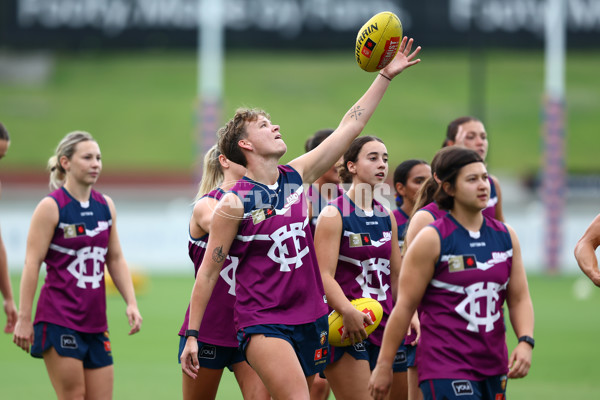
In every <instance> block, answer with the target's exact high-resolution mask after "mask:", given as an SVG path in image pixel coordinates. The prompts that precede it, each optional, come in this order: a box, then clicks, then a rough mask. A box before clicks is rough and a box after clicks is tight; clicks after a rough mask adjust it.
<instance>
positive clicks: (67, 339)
mask: <svg viewBox="0 0 600 400" xmlns="http://www.w3.org/2000/svg"><path fill="white" fill-rule="evenodd" d="M60 347H62V348H63V349H76V348H77V339H75V336H73V335H60Z"/></svg>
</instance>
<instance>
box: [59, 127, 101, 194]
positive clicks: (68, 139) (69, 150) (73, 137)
mask: <svg viewBox="0 0 600 400" xmlns="http://www.w3.org/2000/svg"><path fill="white" fill-rule="evenodd" d="M89 140H91V141H94V142H95V140H94V138H93V137H92V135H90V134H89V133H87V132H84V131H74V132H71V133H68V134H67V136H65V137H64V138H63V139H62V140H61V141H60V143H59V144H58V146H56V151H55V152H54V155H53V156H52V157H50V159H49V160H48V171H50V183H49V186H50V190H56V189H58V188H59V187H61V186H62V185H63V184H64V183H65V176H66V174H67V171H65V169H64V168H63V167H62V165H60V159H61V157H63V156H64V157H67V158H68V159H69V160H70V159H71V157H73V154H74V153H75V146H77V144H78V143H81V142H87V141H89Z"/></svg>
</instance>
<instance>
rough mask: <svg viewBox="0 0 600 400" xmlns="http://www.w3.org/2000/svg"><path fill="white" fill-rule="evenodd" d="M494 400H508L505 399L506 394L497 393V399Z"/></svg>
mask: <svg viewBox="0 0 600 400" xmlns="http://www.w3.org/2000/svg"><path fill="white" fill-rule="evenodd" d="M494 400H506V397H504V393H496V398H495V399H494Z"/></svg>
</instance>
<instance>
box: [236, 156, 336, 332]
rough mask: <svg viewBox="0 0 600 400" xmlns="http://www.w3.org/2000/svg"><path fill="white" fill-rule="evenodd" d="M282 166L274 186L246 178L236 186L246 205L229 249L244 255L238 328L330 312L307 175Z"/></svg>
mask: <svg viewBox="0 0 600 400" xmlns="http://www.w3.org/2000/svg"><path fill="white" fill-rule="evenodd" d="M277 168H278V170H279V177H278V179H277V182H276V183H275V184H274V185H264V184H262V183H259V182H256V181H254V180H252V179H250V178H248V177H244V178H242V179H241V180H239V181H238V182H237V183H236V184H235V185H234V186H233V188H231V192H232V193H234V194H236V195H237V196H238V197H239V198H240V200H241V202H242V204H243V205H244V216H243V219H242V221H241V222H240V226H239V229H238V233H237V236H236V238H235V240H234V241H233V243H232V245H231V249H230V250H229V255H230V256H231V257H238V258H239V266H238V268H237V271H236V305H235V316H236V319H237V323H238V326H237V328H238V329H241V328H245V327H248V326H252V325H260V324H286V325H300V324H306V323H311V322H314V321H316V320H317V319H318V318H320V317H322V316H324V315H326V314H327V304H326V303H327V300H326V298H325V291H324V289H323V282H322V281H321V273H320V271H319V266H318V264H317V259H316V256H315V251H314V244H313V238H312V234H311V232H310V228H309V226H308V225H309V221H308V204H307V201H306V195H305V193H304V186H303V184H302V177H301V176H300V174H299V173H298V172H297V171H296V170H295V169H293V168H292V167H290V166H288V165H285V166H283V165H280V166H278V167H277Z"/></svg>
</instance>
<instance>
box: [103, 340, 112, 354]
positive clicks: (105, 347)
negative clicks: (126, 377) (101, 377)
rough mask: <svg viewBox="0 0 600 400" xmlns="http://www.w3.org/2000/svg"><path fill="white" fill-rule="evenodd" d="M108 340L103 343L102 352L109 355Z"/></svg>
mask: <svg viewBox="0 0 600 400" xmlns="http://www.w3.org/2000/svg"><path fill="white" fill-rule="evenodd" d="M110 350H111V348H110V340H107V341H105V342H104V351H106V352H107V353H110Z"/></svg>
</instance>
